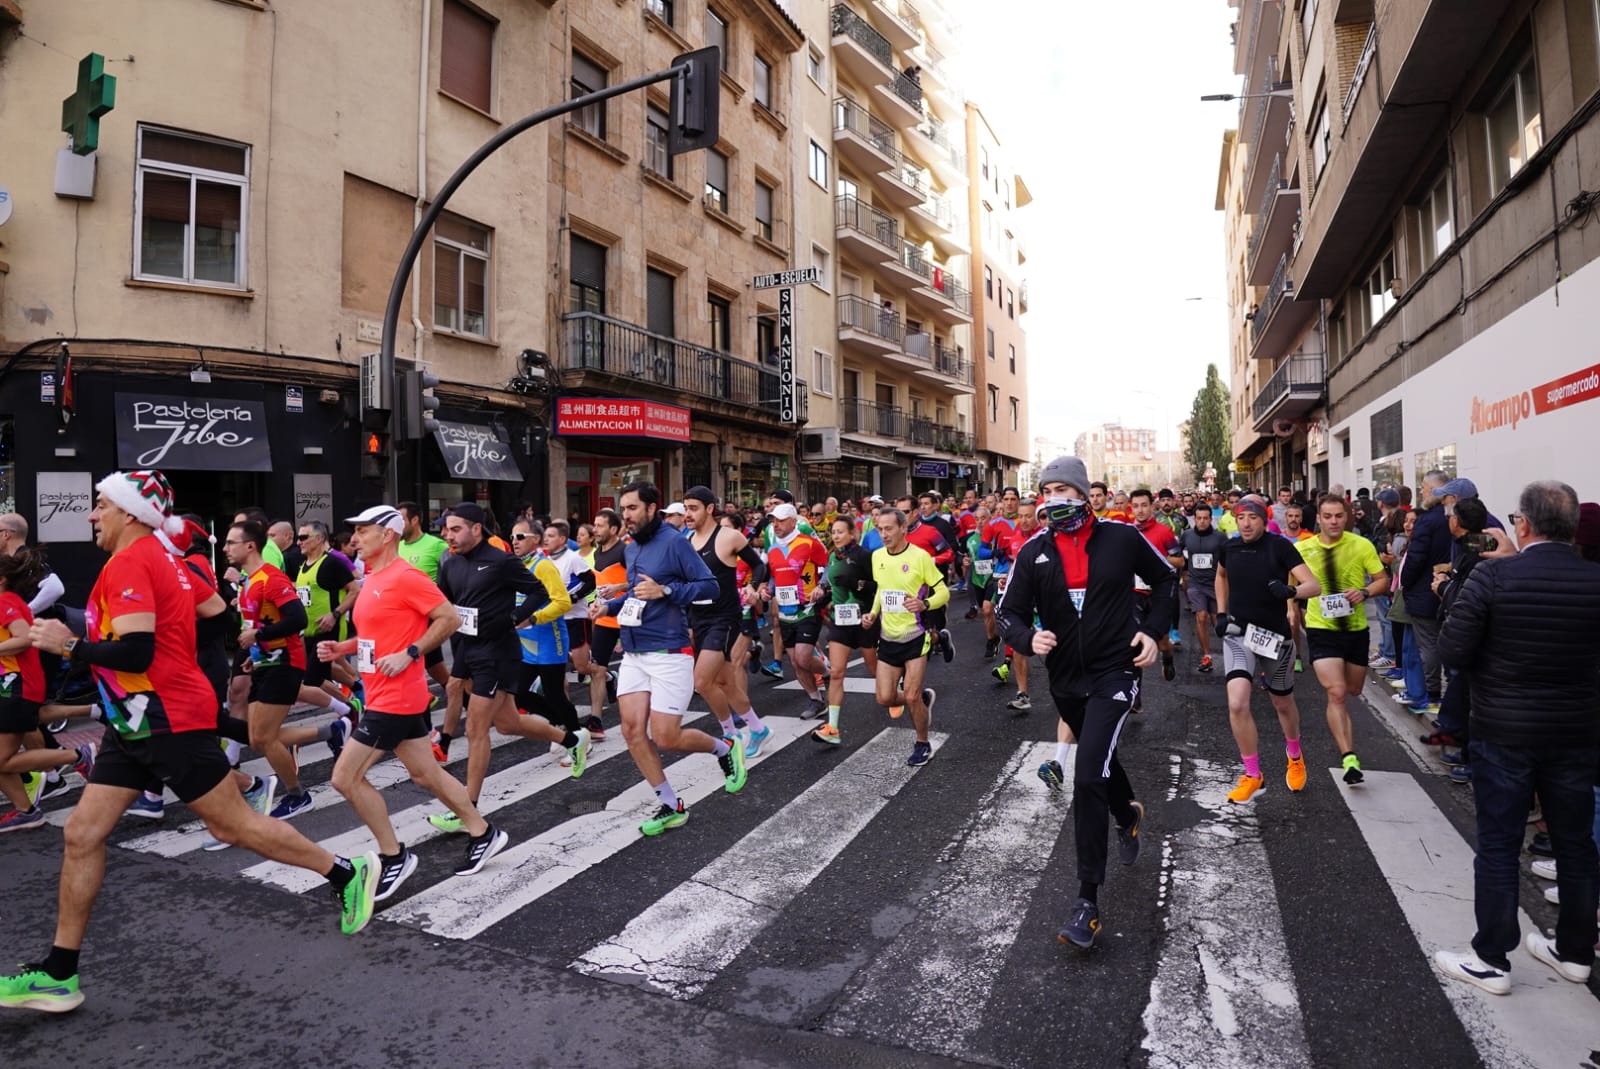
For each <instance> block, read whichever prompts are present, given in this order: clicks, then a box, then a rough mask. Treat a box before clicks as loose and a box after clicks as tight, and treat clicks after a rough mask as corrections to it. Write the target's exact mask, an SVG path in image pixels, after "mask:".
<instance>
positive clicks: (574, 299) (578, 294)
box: [568, 234, 606, 315]
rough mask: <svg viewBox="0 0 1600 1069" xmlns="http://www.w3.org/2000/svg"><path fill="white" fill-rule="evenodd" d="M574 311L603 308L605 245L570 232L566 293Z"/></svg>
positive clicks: (604, 299) (603, 310) (602, 311)
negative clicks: (570, 253)
mask: <svg viewBox="0 0 1600 1069" xmlns="http://www.w3.org/2000/svg"><path fill="white" fill-rule="evenodd" d="M568 301H569V303H570V304H571V306H572V308H571V310H572V311H574V312H596V313H598V314H600V315H604V314H605V311H606V247H605V246H604V245H601V244H600V243H598V242H594V241H590V240H589V239H588V238H581V237H579V236H578V235H576V234H574V235H572V281H571V284H570V291H569V294H568Z"/></svg>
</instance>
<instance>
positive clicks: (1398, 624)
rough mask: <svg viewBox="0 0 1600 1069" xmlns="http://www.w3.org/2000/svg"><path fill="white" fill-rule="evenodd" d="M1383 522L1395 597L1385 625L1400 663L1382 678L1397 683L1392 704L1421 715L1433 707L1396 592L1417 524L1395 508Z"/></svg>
mask: <svg viewBox="0 0 1600 1069" xmlns="http://www.w3.org/2000/svg"><path fill="white" fill-rule="evenodd" d="M1384 522H1385V523H1387V524H1388V525H1389V527H1390V531H1389V539H1390V540H1389V549H1390V552H1391V554H1392V555H1393V557H1394V563H1392V564H1391V565H1389V574H1390V575H1391V576H1393V577H1394V582H1395V591H1394V593H1395V596H1394V597H1393V598H1392V599H1391V600H1390V602H1389V626H1390V627H1392V628H1393V629H1394V648H1395V652H1396V653H1397V654H1399V662H1400V663H1399V666H1398V667H1396V668H1393V669H1391V670H1390V671H1388V672H1386V673H1385V676H1386V677H1387V678H1388V679H1389V681H1390V683H1391V684H1396V683H1398V684H1399V690H1400V693H1398V694H1396V695H1395V701H1397V702H1400V703H1401V704H1402V705H1404V706H1405V707H1406V708H1407V710H1409V711H1410V712H1413V713H1416V714H1418V715H1422V714H1425V713H1429V712H1432V711H1433V706H1431V705H1429V704H1428V687H1427V684H1426V683H1425V682H1424V678H1423V674H1422V651H1421V650H1420V649H1419V648H1418V647H1417V634H1416V631H1415V630H1414V629H1413V628H1412V627H1411V617H1410V616H1409V615H1408V614H1407V613H1406V599H1405V598H1404V597H1403V596H1401V595H1400V589H1399V581H1400V568H1401V565H1402V564H1403V563H1404V562H1405V554H1406V548H1407V546H1408V545H1409V543H1410V541H1411V530H1412V527H1413V526H1414V525H1415V524H1416V522H1417V514H1416V513H1415V512H1401V511H1400V510H1399V509H1396V510H1395V511H1394V512H1392V513H1390V515H1389V518H1388V519H1387V520H1386V521H1384ZM1421 738H1422V741H1423V742H1425V743H1427V744H1428V745H1429V746H1446V745H1455V744H1456V743H1458V742H1459V740H1458V739H1456V738H1455V737H1454V736H1447V735H1443V734H1441V733H1439V732H1438V731H1437V730H1436V731H1434V732H1432V733H1431V734H1428V735H1423V736H1422V737H1421Z"/></svg>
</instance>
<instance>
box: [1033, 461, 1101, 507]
mask: <svg viewBox="0 0 1600 1069" xmlns="http://www.w3.org/2000/svg"><path fill="white" fill-rule="evenodd" d="M1049 483H1066V484H1067V485H1068V486H1071V487H1075V488H1076V489H1077V491H1078V493H1080V494H1082V495H1083V496H1084V497H1085V498H1087V497H1088V496H1089V469H1088V468H1086V467H1084V465H1083V461H1081V460H1079V459H1078V458H1077V457H1056V458H1055V459H1054V460H1052V461H1051V462H1050V463H1048V464H1046V465H1045V466H1044V470H1043V471H1041V472H1039V485H1040V486H1045V485H1047V484H1049Z"/></svg>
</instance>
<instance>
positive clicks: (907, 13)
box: [877, 0, 922, 29]
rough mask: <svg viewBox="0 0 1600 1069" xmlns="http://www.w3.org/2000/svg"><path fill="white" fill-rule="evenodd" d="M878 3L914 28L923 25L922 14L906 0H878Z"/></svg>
mask: <svg viewBox="0 0 1600 1069" xmlns="http://www.w3.org/2000/svg"><path fill="white" fill-rule="evenodd" d="M877 5H878V7H880V8H882V9H883V10H884V11H886V12H888V13H889V14H890V15H893V16H894V17H895V18H897V19H899V20H900V21H901V22H903V23H905V24H906V25H907V26H910V27H911V28H912V29H915V28H916V27H918V26H920V25H922V15H921V14H920V13H918V11H917V9H916V8H914V7H912V6H911V5H910V4H908V3H906V0H877Z"/></svg>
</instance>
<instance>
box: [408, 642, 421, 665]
mask: <svg viewBox="0 0 1600 1069" xmlns="http://www.w3.org/2000/svg"><path fill="white" fill-rule="evenodd" d="M406 656H407V657H410V658H411V659H412V660H413V661H420V660H422V651H421V650H419V649H417V644H416V643H415V642H413V643H412V644H411V645H409V646H407V647H406Z"/></svg>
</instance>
